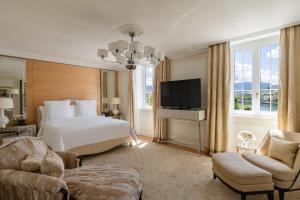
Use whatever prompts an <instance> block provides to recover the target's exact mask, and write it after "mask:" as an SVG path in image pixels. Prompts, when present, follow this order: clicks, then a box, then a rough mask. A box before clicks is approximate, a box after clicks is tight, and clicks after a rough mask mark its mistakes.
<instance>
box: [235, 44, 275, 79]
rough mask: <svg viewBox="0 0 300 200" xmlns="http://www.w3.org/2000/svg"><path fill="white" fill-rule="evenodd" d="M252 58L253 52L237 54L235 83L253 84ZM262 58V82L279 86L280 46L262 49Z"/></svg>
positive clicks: (246, 51) (245, 51) (239, 52)
mask: <svg viewBox="0 0 300 200" xmlns="http://www.w3.org/2000/svg"><path fill="white" fill-rule="evenodd" d="M252 56H253V55H252V51H251V50H244V51H238V52H235V83H241V82H252ZM260 58H261V59H260V78H261V82H264V83H271V84H272V85H278V84H279V81H278V70H279V46H278V45H271V46H265V47H262V48H261V49H260ZM243 63H244V64H243ZM264 85H266V84H264Z"/></svg>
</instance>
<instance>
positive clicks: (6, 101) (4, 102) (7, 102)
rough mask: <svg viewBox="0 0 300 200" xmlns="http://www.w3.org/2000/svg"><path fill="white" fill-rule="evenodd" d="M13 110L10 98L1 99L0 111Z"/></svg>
mask: <svg viewBox="0 0 300 200" xmlns="http://www.w3.org/2000/svg"><path fill="white" fill-rule="evenodd" d="M7 108H14V102H13V100H12V98H6V97H1V98H0V109H7Z"/></svg>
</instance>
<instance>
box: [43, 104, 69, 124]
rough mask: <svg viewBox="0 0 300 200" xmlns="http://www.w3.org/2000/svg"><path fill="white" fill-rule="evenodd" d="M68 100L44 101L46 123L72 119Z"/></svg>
mask: <svg viewBox="0 0 300 200" xmlns="http://www.w3.org/2000/svg"><path fill="white" fill-rule="evenodd" d="M70 103H71V101H70V100H63V101H44V105H45V109H46V116H47V121H54V120H62V119H68V118H72V109H71V105H70Z"/></svg>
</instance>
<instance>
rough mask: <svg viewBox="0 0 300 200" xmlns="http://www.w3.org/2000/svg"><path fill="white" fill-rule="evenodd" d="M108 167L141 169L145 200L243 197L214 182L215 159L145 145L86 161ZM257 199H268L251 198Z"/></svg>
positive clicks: (295, 199) (299, 198) (262, 199)
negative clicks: (115, 165)
mask: <svg viewBox="0 0 300 200" xmlns="http://www.w3.org/2000/svg"><path fill="white" fill-rule="evenodd" d="M105 164H119V165H126V166H130V167H133V168H136V169H139V170H140V171H141V179H142V182H143V185H144V191H143V200H240V195H238V194H236V193H234V192H232V191H231V190H230V189H228V188H227V187H226V186H224V185H223V184H222V183H221V182H220V181H219V180H214V179H213V178H212V170H211V158H210V157H207V156H199V155H197V154H196V153H191V152H187V151H182V150H179V149H175V148H172V147H168V146H165V145H159V144H155V143H152V142H145V141H142V142H141V143H139V144H137V145H136V146H134V147H132V148H130V147H126V146H120V147H117V148H115V149H113V150H110V151H108V152H105V153H101V154H97V155H92V156H87V157H84V159H83V165H105ZM254 199H255V200H266V199H267V197H266V195H257V196H249V197H247V200H254ZM276 199H278V197H277V195H276ZM286 199H287V200H300V192H291V193H287V194H286Z"/></svg>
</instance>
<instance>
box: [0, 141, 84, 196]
mask: <svg viewBox="0 0 300 200" xmlns="http://www.w3.org/2000/svg"><path fill="white" fill-rule="evenodd" d="M46 152H47V146H46V145H45V143H44V141H43V140H42V139H41V138H24V139H20V140H16V141H13V142H10V143H7V144H3V145H1V146H0V191H1V192H0V199H24V200H25V199H49V200H52V199H53V200H56V199H57V200H59V199H62V200H66V199H68V187H67V185H66V183H65V181H64V180H63V179H60V178H56V177H53V176H48V175H44V174H40V173H33V172H27V171H21V169H20V166H21V161H22V160H24V158H25V157H26V156H27V155H37V156H38V155H40V156H42V155H44V154H46ZM57 153H58V155H59V156H60V157H61V158H62V159H63V161H64V166H65V169H72V168H76V167H77V166H78V163H79V160H78V159H77V155H76V154H74V153H71V152H57Z"/></svg>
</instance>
